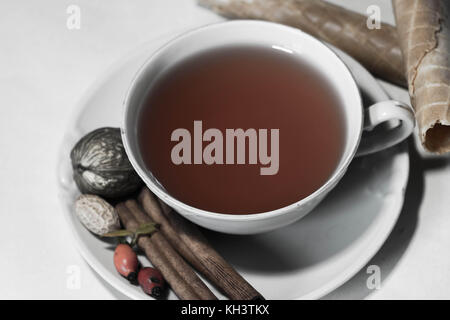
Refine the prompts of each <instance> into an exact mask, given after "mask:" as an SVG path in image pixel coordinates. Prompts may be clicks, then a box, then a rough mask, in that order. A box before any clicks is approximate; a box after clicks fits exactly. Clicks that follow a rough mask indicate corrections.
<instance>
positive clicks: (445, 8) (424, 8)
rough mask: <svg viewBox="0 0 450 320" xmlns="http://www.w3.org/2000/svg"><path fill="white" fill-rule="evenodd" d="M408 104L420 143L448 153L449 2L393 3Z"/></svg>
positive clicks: (403, 0)
mask: <svg viewBox="0 0 450 320" xmlns="http://www.w3.org/2000/svg"><path fill="white" fill-rule="evenodd" d="M393 5H394V11H395V17H396V20H397V29H398V33H399V39H400V43H401V48H402V50H403V56H404V63H405V69H406V77H407V79H408V83H409V86H408V88H409V94H410V97H411V102H412V104H413V107H414V109H415V111H416V118H417V123H418V126H419V133H420V138H421V141H422V144H423V145H424V146H425V148H426V149H428V150H429V151H432V152H437V153H444V152H449V151H450V18H449V17H450V2H449V1H443V0H426V1H425V0H394V1H393Z"/></svg>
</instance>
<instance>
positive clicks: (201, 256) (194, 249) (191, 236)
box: [139, 188, 264, 300]
mask: <svg viewBox="0 0 450 320" xmlns="http://www.w3.org/2000/svg"><path fill="white" fill-rule="evenodd" d="M139 200H140V202H141V204H142V206H143V207H144V210H145V211H146V213H147V214H148V215H149V216H151V217H153V219H154V220H155V221H161V231H162V232H163V233H164V232H165V234H166V233H171V234H176V235H178V238H176V237H172V236H171V237H170V239H172V241H174V243H173V245H174V246H175V247H176V248H178V247H179V243H180V241H179V240H177V239H180V240H181V242H183V243H184V244H185V245H186V246H187V247H188V248H189V250H190V252H191V253H192V254H193V255H194V256H195V259H194V261H192V264H193V265H194V266H198V264H201V265H202V266H201V270H203V272H204V275H205V276H206V277H207V278H208V279H209V280H210V281H211V282H213V283H214V284H215V285H216V286H217V287H218V288H220V289H221V290H222V291H223V292H224V293H225V294H226V295H227V296H228V297H229V298H230V299H233V300H257V299H264V298H263V297H262V295H261V294H260V293H259V292H258V291H256V289H255V288H253V287H252V286H251V285H250V284H249V283H248V282H247V281H245V279H244V278H243V277H242V276H241V275H240V274H239V273H237V271H236V270H235V269H234V268H233V267H232V266H231V265H230V264H228V263H227V262H226V261H225V259H224V258H223V257H222V256H220V255H219V253H217V251H215V250H214V249H213V248H212V247H211V246H210V245H209V243H208V241H207V240H206V239H205V237H204V236H203V234H202V233H201V232H200V230H199V229H198V228H197V227H196V226H195V225H194V224H192V223H191V222H189V221H188V220H186V219H184V218H182V217H181V216H180V215H178V214H177V213H176V212H174V211H173V210H170V211H167V212H165V213H163V212H162V211H161V208H160V207H159V205H158V202H157V200H156V198H155V197H154V196H153V194H152V193H151V192H150V191H149V190H148V189H147V188H144V189H143V191H142V192H141V194H140V196H139ZM163 223H164V224H166V226H165V227H164V229H163ZM164 230H165V231H164ZM185 258H186V259H192V258H191V257H190V258H187V257H185Z"/></svg>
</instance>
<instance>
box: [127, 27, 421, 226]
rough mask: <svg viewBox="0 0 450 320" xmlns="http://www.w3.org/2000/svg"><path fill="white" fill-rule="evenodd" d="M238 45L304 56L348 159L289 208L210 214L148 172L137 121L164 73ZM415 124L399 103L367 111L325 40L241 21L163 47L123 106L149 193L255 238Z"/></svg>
mask: <svg viewBox="0 0 450 320" xmlns="http://www.w3.org/2000/svg"><path fill="white" fill-rule="evenodd" d="M239 44H243V45H249V44H250V45H251V44H254V45H259V46H268V47H275V48H278V49H280V48H281V49H283V50H285V51H288V52H291V53H292V54H297V55H299V57H301V59H303V61H307V62H308V63H310V64H312V65H313V66H315V67H316V68H317V69H318V70H320V71H321V72H322V73H323V75H325V76H326V77H327V78H328V80H329V82H330V83H331V85H333V86H334V87H335V89H336V92H337V94H338V96H339V98H340V99H341V102H342V103H341V105H342V108H343V114H344V116H345V121H346V133H345V146H344V151H343V156H342V158H341V160H340V162H339V164H338V166H337V167H336V169H335V171H334V173H333V174H332V175H331V176H330V178H329V179H328V180H327V182H326V183H324V184H323V185H322V186H321V187H320V188H319V189H318V190H316V191H315V192H314V193H312V194H311V195H309V196H308V197H306V198H304V199H302V200H300V201H298V202H296V203H293V204H291V205H289V206H286V207H283V208H280V209H277V210H273V211H270V212H265V213H258V214H249V215H231V214H221V213H214V212H209V211H205V210H201V209H198V208H194V207H192V206H189V205H187V204H185V203H183V202H181V201H179V200H177V199H176V198H174V197H172V196H171V195H170V193H168V192H167V191H166V190H165V189H164V187H163V186H162V185H161V184H160V183H159V182H158V181H157V180H156V179H155V178H154V176H153V174H152V173H151V172H149V171H148V170H147V169H146V167H145V164H144V162H143V160H142V158H141V156H140V153H139V147H138V141H137V120H138V115H139V111H140V108H141V107H142V102H143V99H144V98H145V96H146V94H147V92H148V90H149V88H150V87H151V86H152V81H153V80H154V79H156V78H157V76H158V75H159V74H160V73H162V72H164V71H165V70H166V69H167V68H168V67H170V66H171V65H173V64H175V63H177V62H178V61H180V60H183V59H185V58H186V57H189V56H190V55H192V54H195V53H197V52H199V51H203V50H207V49H211V48H217V47H221V46H227V45H239ZM181 107H182V106H180V108H181ZM394 120H395V121H394ZM389 121H390V122H391V123H392V122H396V123H398V125H397V126H396V127H394V128H392V126H391V128H389V130H388V129H385V130H382V131H381V132H380V130H377V131H376V132H375V133H372V134H371V135H370V137H368V138H367V139H365V138H364V135H363V132H364V131H365V130H371V129H372V128H374V127H375V126H377V125H378V124H381V123H384V122H389ZM414 123H415V121H414V114H413V111H412V109H411V108H410V107H409V106H408V105H405V104H403V103H401V102H398V101H383V102H379V103H376V104H374V105H372V106H371V107H369V108H368V109H366V110H365V111H364V109H363V105H362V99H361V96H360V92H359V90H358V86H357V85H356V83H355V80H354V78H353V76H352V74H351V73H350V71H349V69H348V68H347V67H346V65H345V64H344V63H343V62H342V60H341V59H340V58H339V57H338V56H337V55H336V54H335V53H334V52H333V51H332V50H331V49H330V48H328V47H327V46H326V45H325V44H323V43H322V42H321V41H319V40H317V39H315V38H314V37H312V36H310V35H308V34H306V33H304V32H302V31H300V30H298V29H294V28H291V27H287V26H283V25H280V24H275V23H270V22H262V21H247V20H237V21H231V22H224V23H218V24H213V25H208V26H205V27H201V28H198V29H195V30H193V31H189V32H187V33H185V34H183V35H181V36H179V37H177V38H175V39H173V40H172V41H170V42H169V43H167V44H166V45H164V46H163V47H162V48H160V49H159V50H157V51H156V52H155V53H154V54H153V55H152V56H151V57H150V58H149V59H148V60H147V61H146V62H145V64H144V65H143V66H142V67H141V69H140V70H139V71H138V73H137V75H136V77H135V79H134V80H133V82H132V83H131V86H130V88H129V91H128V93H127V96H126V99H125V102H124V119H123V124H122V139H123V143H124V146H125V150H126V152H127V154H128V157H129V159H130V161H131V163H132V165H133V167H134V168H135V169H136V171H137V173H138V174H139V175H140V177H141V178H142V179H143V180H144V181H145V183H146V184H147V186H148V187H149V188H150V190H151V191H153V192H154V193H155V194H156V195H157V196H158V197H159V198H161V199H162V200H163V201H164V202H165V203H166V204H168V205H169V206H170V207H172V208H174V209H175V210H176V211H177V212H179V213H180V214H181V215H183V216H184V217H186V218H187V219H189V220H191V221H192V222H194V223H196V224H198V225H200V226H203V227H205V228H208V229H212V230H215V231H220V232H225V233H232V234H254V233H260V232H265V231H269V230H273V229H276V228H280V227H283V226H286V225H288V224H291V223H293V222H295V221H297V220H298V219H300V218H302V217H303V216H305V215H306V214H307V213H309V212H310V211H311V210H312V209H313V208H314V207H315V206H316V205H317V204H318V203H319V202H320V201H321V200H322V199H323V198H324V197H325V196H326V195H327V193H328V192H329V191H330V190H331V189H332V188H333V187H334V186H336V184H337V183H338V181H339V180H340V179H341V178H342V176H343V175H344V173H345V172H346V170H347V168H348V166H349V164H350V162H351V161H352V159H353V158H354V157H355V156H357V155H364V154H368V153H372V152H376V151H379V150H382V149H385V148H387V147H390V146H392V145H394V144H396V143H398V142H400V141H402V140H404V139H405V138H406V137H407V136H409V135H410V134H411V132H412V131H413V128H414ZM386 127H387V126H386ZM361 137H362V139H361ZM168 139H169V137H168ZM360 141H361V144H360ZM280 156H282V155H280ZM180 183H185V182H184V181H180ZM231 201H232V200H231Z"/></svg>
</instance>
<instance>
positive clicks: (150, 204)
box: [138, 187, 212, 280]
mask: <svg viewBox="0 0 450 320" xmlns="http://www.w3.org/2000/svg"><path fill="white" fill-rule="evenodd" d="M138 199H139V203H140V204H141V206H142V208H143V209H144V211H145V213H146V214H147V215H148V216H149V217H150V218H151V219H152V220H153V221H154V222H156V223H157V224H159V225H160V231H161V232H162V233H163V234H164V236H165V237H166V239H167V240H168V241H169V242H170V244H171V245H172V246H173V247H174V248H175V250H177V251H178V253H179V254H180V255H181V256H182V257H183V258H185V259H186V261H187V262H189V263H190V264H191V265H192V266H193V267H194V268H195V269H196V270H197V271H198V272H200V273H201V274H202V275H204V276H206V277H208V274H209V272H208V270H207V269H206V268H205V267H204V266H203V264H201V263H200V261H198V259H197V257H196V256H195V255H194V254H193V253H192V251H191V249H189V247H188V246H187V245H186V244H185V243H184V242H183V241H181V238H180V237H179V235H178V234H177V233H176V232H175V230H174V229H173V227H172V226H171V225H170V223H169V220H167V217H166V216H165V215H164V214H163V212H165V211H163V212H161V210H162V205H160V203H158V201H157V200H156V199H155V197H154V196H153V194H152V193H151V192H150V190H148V189H147V188H145V187H144V188H142V191H141V193H140V194H139V198H138ZM167 208H169V207H167ZM169 209H170V208H169ZM170 210H171V209H170ZM208 280H212V279H208Z"/></svg>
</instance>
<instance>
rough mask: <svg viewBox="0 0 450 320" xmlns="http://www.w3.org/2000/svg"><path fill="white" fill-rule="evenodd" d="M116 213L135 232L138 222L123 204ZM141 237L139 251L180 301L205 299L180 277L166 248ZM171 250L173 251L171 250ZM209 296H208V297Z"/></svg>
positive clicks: (145, 237)
mask: <svg viewBox="0 0 450 320" xmlns="http://www.w3.org/2000/svg"><path fill="white" fill-rule="evenodd" d="M116 210H117V213H118V215H119V217H120V220H121V221H122V223H123V224H124V226H125V227H126V228H127V229H128V230H131V231H135V230H136V229H137V228H138V227H139V222H138V221H137V220H136V218H135V217H134V216H133V214H132V213H131V211H130V210H129V209H128V207H127V206H126V205H125V203H119V204H118V205H117V206H116ZM155 235H156V233H155V234H153V235H152V236H141V237H139V239H138V241H137V243H138V246H139V247H140V248H141V250H142V251H143V252H144V253H145V255H146V256H147V258H148V259H149V260H150V262H151V263H152V264H153V265H154V266H155V267H156V268H158V269H159V270H160V271H161V273H162V275H163V277H164V278H165V279H166V281H167V282H168V283H169V285H170V286H171V288H172V290H173V291H174V292H175V294H176V295H177V296H178V298H180V299H182V300H200V299H204V298H205V297H204V296H202V295H201V294H199V292H197V291H195V289H194V287H193V286H192V284H191V283H189V282H188V281H187V280H186V279H185V278H183V277H182V272H180V271H179V269H180V268H182V267H183V265H175V266H174V265H173V264H171V263H170V261H169V259H168V258H167V256H166V255H165V251H166V250H170V249H172V248H171V247H170V249H167V247H161V246H160V245H158V244H157V243H156V241H154V236H155ZM172 250H173V249H172ZM208 296H209V295H208Z"/></svg>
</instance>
